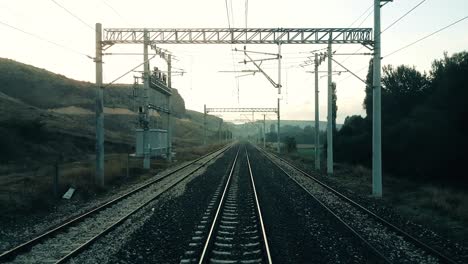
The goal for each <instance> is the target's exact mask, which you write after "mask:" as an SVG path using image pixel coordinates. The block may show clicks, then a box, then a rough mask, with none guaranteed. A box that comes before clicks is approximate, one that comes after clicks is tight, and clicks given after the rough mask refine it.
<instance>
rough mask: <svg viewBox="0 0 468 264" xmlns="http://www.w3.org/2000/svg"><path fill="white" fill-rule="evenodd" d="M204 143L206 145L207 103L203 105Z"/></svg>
mask: <svg viewBox="0 0 468 264" xmlns="http://www.w3.org/2000/svg"><path fill="white" fill-rule="evenodd" d="M203 145H206V104H205V105H203Z"/></svg>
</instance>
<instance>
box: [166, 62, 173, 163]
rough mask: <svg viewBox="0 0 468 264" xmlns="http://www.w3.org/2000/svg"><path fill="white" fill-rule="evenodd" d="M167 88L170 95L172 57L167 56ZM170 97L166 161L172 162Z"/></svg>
mask: <svg viewBox="0 0 468 264" xmlns="http://www.w3.org/2000/svg"><path fill="white" fill-rule="evenodd" d="M167 87H168V88H169V91H171V94H172V92H173V91H172V55H171V54H169V56H168V58H167ZM171 97H172V95H168V96H167V110H169V113H168V114H167V154H166V155H167V161H168V162H172V120H171V115H172V112H171Z"/></svg>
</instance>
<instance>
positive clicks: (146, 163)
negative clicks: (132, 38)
mask: <svg viewBox="0 0 468 264" xmlns="http://www.w3.org/2000/svg"><path fill="white" fill-rule="evenodd" d="M148 45H149V37H148V32H147V31H146V29H145V32H144V43H143V62H144V63H143V90H144V92H143V96H144V99H143V111H144V124H143V156H144V157H143V168H144V169H149V168H150V163H151V162H150V154H151V153H150V151H151V150H150V143H149V137H148V136H149V135H148V134H149V133H148V132H149V131H148V130H149V109H148V91H149V85H150V72H149V71H150V65H149V60H148Z"/></svg>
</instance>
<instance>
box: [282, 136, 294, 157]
mask: <svg viewBox="0 0 468 264" xmlns="http://www.w3.org/2000/svg"><path fill="white" fill-rule="evenodd" d="M284 143H285V145H286V151H287V152H288V153H290V152H293V151H296V150H297V144H296V139H295V138H294V137H289V136H287V137H285V138H284Z"/></svg>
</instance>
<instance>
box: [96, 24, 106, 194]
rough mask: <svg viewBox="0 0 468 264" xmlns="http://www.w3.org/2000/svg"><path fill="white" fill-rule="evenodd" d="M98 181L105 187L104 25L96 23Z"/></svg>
mask: <svg viewBox="0 0 468 264" xmlns="http://www.w3.org/2000/svg"><path fill="white" fill-rule="evenodd" d="M94 61H95V62H96V86H97V96H96V97H97V98H96V179H95V180H96V183H97V184H98V185H99V186H101V187H104V88H103V86H102V25H101V23H96V58H95V59H94Z"/></svg>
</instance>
